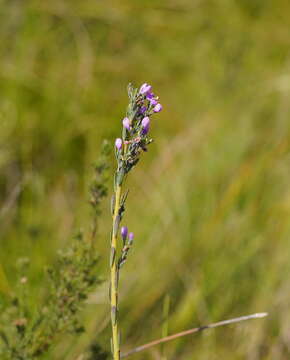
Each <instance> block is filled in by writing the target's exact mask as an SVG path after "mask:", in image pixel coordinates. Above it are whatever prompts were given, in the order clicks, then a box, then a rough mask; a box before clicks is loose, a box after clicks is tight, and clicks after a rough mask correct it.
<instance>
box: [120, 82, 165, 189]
mask: <svg viewBox="0 0 290 360" xmlns="http://www.w3.org/2000/svg"><path fill="white" fill-rule="evenodd" d="M128 95H129V99H130V102H129V106H128V109H127V114H126V117H125V118H124V119H123V120H122V125H123V135H122V138H117V139H116V141H115V147H116V158H117V161H118V171H117V178H116V182H117V184H119V185H120V184H121V183H122V181H123V178H124V176H125V175H126V174H127V173H128V172H129V171H130V170H131V169H132V167H134V166H135V165H136V164H137V162H138V161H139V156H140V154H141V152H142V151H147V146H148V145H149V144H150V143H151V142H152V139H150V138H149V137H148V134H149V130H150V125H151V116H152V115H154V114H155V113H158V112H160V111H161V110H162V105H161V104H160V103H159V101H158V100H159V98H158V96H155V94H154V93H153V91H152V87H151V85H148V84H147V83H145V84H143V85H142V86H141V87H140V88H139V89H134V88H133V87H132V85H131V84H130V85H129V86H128Z"/></svg>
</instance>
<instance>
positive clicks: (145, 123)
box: [141, 116, 150, 135]
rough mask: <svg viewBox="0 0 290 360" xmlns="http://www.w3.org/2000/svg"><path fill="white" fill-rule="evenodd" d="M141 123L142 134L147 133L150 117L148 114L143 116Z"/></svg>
mask: <svg viewBox="0 0 290 360" xmlns="http://www.w3.org/2000/svg"><path fill="white" fill-rule="evenodd" d="M141 125H142V134H143V135H146V134H148V131H149V128H150V119H149V117H148V116H146V117H144V119H143V120H142V122H141Z"/></svg>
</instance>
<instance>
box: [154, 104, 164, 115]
mask: <svg viewBox="0 0 290 360" xmlns="http://www.w3.org/2000/svg"><path fill="white" fill-rule="evenodd" d="M161 110H162V105H161V104H159V103H158V104H156V105H155V106H154V108H153V111H154V112H156V113H157V112H160V111H161Z"/></svg>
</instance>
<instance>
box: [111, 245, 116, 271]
mask: <svg viewBox="0 0 290 360" xmlns="http://www.w3.org/2000/svg"><path fill="white" fill-rule="evenodd" d="M115 257H116V249H115V248H114V247H113V246H112V247H111V256H110V267H112V266H113V264H114V261H115Z"/></svg>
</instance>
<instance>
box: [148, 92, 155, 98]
mask: <svg viewBox="0 0 290 360" xmlns="http://www.w3.org/2000/svg"><path fill="white" fill-rule="evenodd" d="M154 97H155V96H154V94H153V92H152V91H149V92H148V93H147V94H146V98H147V99H148V100H149V99H153V98H154Z"/></svg>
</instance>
